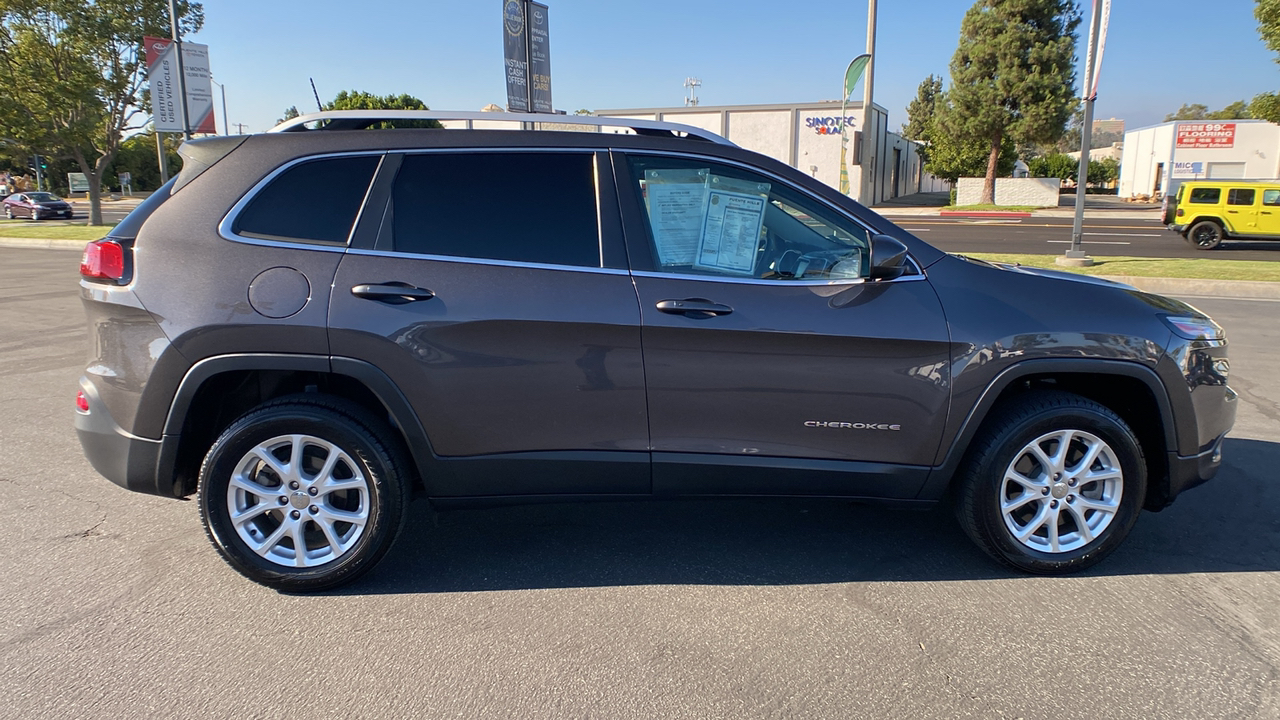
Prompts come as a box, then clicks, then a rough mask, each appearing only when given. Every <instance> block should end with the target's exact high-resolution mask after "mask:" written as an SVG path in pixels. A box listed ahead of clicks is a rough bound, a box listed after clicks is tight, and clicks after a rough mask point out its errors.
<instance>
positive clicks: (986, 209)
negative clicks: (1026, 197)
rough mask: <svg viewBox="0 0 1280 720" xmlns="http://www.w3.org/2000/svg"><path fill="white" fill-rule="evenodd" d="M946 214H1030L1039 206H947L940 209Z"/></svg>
mask: <svg viewBox="0 0 1280 720" xmlns="http://www.w3.org/2000/svg"><path fill="white" fill-rule="evenodd" d="M942 209H943V210H944V211H946V212H956V211H959V212H968V211H973V212H1031V211H1032V210H1039V209H1040V206H1039V205H948V206H946V207H944V208H942Z"/></svg>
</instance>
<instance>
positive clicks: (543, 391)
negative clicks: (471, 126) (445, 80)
mask: <svg viewBox="0 0 1280 720" xmlns="http://www.w3.org/2000/svg"><path fill="white" fill-rule="evenodd" d="M601 157H603V158H604V160H605V161H606V162H607V160H608V156H607V155H600V154H598V153H595V152H592V151H565V150H547V151H539V150H532V149H531V150H522V151H515V150H503V151H500V152H488V151H479V150H477V151H457V150H451V151H447V152H421V153H406V154H404V155H402V156H396V155H393V156H391V157H390V158H389V160H390V161H389V162H388V163H384V175H383V176H380V178H379V184H380V186H381V188H382V190H385V195H386V199H385V206H384V207H380V208H377V209H374V210H375V213H376V214H377V215H378V216H379V217H378V223H377V224H378V226H379V228H380V229H379V231H378V232H377V233H376V239H374V240H373V241H372V244H371V246H369V247H363V248H353V249H352V250H350V251H349V252H348V253H347V255H346V257H345V258H344V259H343V261H342V263H341V265H340V266H339V268H338V273H337V277H336V279H335V281H334V288H333V304H332V311H331V315H330V338H331V344H332V348H333V354H334V355H335V356H345V357H351V358H356V359H360V360H365V361H367V362H370V363H372V364H373V365H375V366H377V367H378V368H380V369H381V370H382V371H383V372H385V373H386V374H387V375H389V376H390V377H391V379H392V380H393V381H394V382H395V384H396V385H398V386H399V387H400V389H401V390H402V391H403V392H404V394H405V395H406V397H407V399H408V400H409V402H410V404H411V405H412V406H413V408H414V410H415V411H416V412H417V415H418V417H419V418H420V419H421V422H422V424H423V426H424V428H425V430H426V432H427V435H428V437H429V439H430V442H431V445H432V450H433V451H434V453H435V454H436V455H437V456H439V457H440V458H441V460H440V462H439V463H438V467H436V468H433V469H432V471H431V472H429V473H428V475H429V477H426V478H424V480H426V482H427V484H428V488H429V491H430V492H431V493H432V494H434V495H445V496H471V495H509V494H517V495H529V494H540V493H648V492H649V458H648V454H647V450H648V442H649V438H648V425H647V417H646V411H645V396H644V376H643V368H642V364H641V355H640V328H639V325H640V315H639V309H638V306H637V303H636V296H635V290H634V288H633V287H632V283H631V278H630V276H629V275H628V272H627V270H626V260H625V249H624V246H623V242H622V238H621V231H620V228H619V221H618V218H617V210H616V193H615V192H614V190H613V185H612V178H611V177H609V176H607V175H606V178H607V182H606V183H604V187H601V184H599V183H597V176H598V173H597V164H598V162H599V160H600V158H601ZM396 165H398V168H397V167H395V166H396ZM375 194H376V193H375ZM371 209H373V208H371ZM368 212H370V210H368V209H367V210H366V213H368ZM357 244H359V243H357Z"/></svg>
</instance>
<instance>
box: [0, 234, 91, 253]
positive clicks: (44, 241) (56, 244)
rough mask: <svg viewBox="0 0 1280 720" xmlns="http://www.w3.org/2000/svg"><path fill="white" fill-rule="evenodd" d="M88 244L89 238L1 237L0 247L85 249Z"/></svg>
mask: <svg viewBox="0 0 1280 720" xmlns="http://www.w3.org/2000/svg"><path fill="white" fill-rule="evenodd" d="M88 244H89V241H88V240H62V239H58V238H16V237H0V247H15V248H36V249H41V250H84V246H85V245H88Z"/></svg>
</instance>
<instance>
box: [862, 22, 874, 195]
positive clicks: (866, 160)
mask: <svg viewBox="0 0 1280 720" xmlns="http://www.w3.org/2000/svg"><path fill="white" fill-rule="evenodd" d="M867 55H869V56H870V59H869V60H868V61H867V76H866V79H865V80H864V81H863V84H862V148H861V151H862V158H861V169H860V172H859V173H858V174H859V175H860V176H861V177H860V178H859V180H860V182H859V183H858V184H859V186H860V187H859V190H860V192H859V193H858V200H859V201H860V202H861V203H862V204H863V205H866V206H867V207H871V203H872V202H874V198H875V177H874V176H873V175H872V173H873V172H874V169H875V160H876V158H874V157H873V156H872V152H873V151H874V150H875V146H876V141H875V138H874V137H872V130H873V128H874V126H873V125H872V123H871V113H872V110H871V107H872V90H873V86H874V85H875V77H876V0H867Z"/></svg>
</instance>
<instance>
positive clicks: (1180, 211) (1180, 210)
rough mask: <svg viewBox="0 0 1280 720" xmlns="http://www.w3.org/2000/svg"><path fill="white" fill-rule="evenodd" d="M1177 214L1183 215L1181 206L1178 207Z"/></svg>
mask: <svg viewBox="0 0 1280 720" xmlns="http://www.w3.org/2000/svg"><path fill="white" fill-rule="evenodd" d="M1177 215H1178V217H1182V216H1183V212H1182V208H1178V212H1177Z"/></svg>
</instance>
